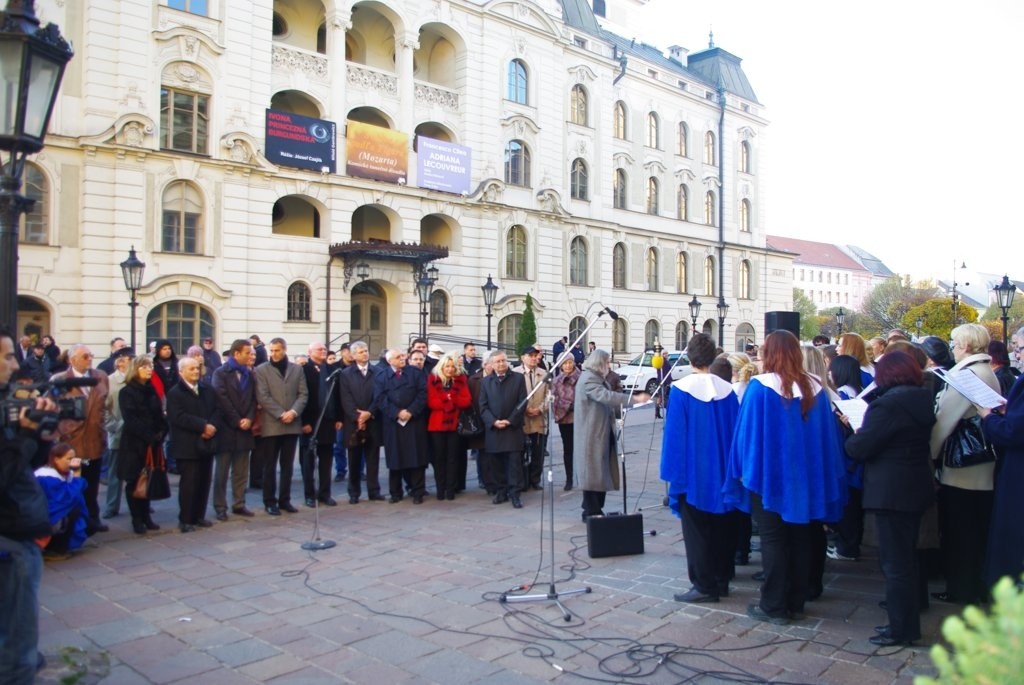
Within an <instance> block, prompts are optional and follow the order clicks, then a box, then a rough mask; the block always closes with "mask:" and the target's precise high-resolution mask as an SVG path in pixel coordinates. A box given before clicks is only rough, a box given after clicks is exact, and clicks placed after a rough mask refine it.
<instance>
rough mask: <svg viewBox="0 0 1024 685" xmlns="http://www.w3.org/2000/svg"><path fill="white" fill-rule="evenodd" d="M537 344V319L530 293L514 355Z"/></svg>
mask: <svg viewBox="0 0 1024 685" xmlns="http://www.w3.org/2000/svg"><path fill="white" fill-rule="evenodd" d="M535 342H537V317H536V316H535V315H534V313H533V298H532V297H530V293H526V306H525V307H523V320H522V323H520V324H519V334H518V335H517V336H516V349H515V350H514V351H513V353H512V354H514V355H517V354H519V350H521V349H523V348H524V347H526V346H527V345H532V344H534V343H535Z"/></svg>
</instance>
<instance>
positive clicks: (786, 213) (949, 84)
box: [628, 0, 1024, 281]
mask: <svg viewBox="0 0 1024 685" xmlns="http://www.w3.org/2000/svg"><path fill="white" fill-rule="evenodd" d="M638 19H640V20H641V21H642V24H640V25H641V26H644V27H645V28H644V30H643V31H642V32H641V33H640V34H639V35H637V36H636V38H637V39H639V40H643V41H644V42H645V43H648V44H651V45H654V46H656V47H658V48H662V49H663V51H667V48H668V46H669V45H673V44H677V45H681V46H683V47H684V48H687V49H688V50H689V51H690V52H697V51H699V50H703V49H705V48H707V46H708V29H709V27H710V28H711V29H712V30H713V31H714V41H715V46H716V47H720V48H723V49H724V50H727V51H728V52H730V53H732V54H734V55H736V56H737V57H739V58H741V59H742V60H743V63H742V66H743V70H744V72H745V73H746V75H747V78H748V79H749V80H750V83H751V85H752V86H753V88H754V92H755V93H756V94H757V98H758V100H759V102H760V103H761V104H762V105H763V106H764V108H765V110H764V116H765V117H766V118H767V119H768V121H769V122H770V123H769V126H768V129H767V131H766V133H765V135H764V141H763V142H762V143H761V144H762V145H763V146H764V147H763V148H761V149H760V154H761V157H760V161H759V167H758V170H759V173H764V174H765V183H766V186H765V190H766V212H767V215H766V217H765V221H766V224H767V232H768V233H770V234H772V235H782V236H787V237H791V238H802V239H806V240H818V241H821V242H829V243H840V244H854V245H857V246H859V247H862V248H864V249H865V250H867V251H868V252H871V253H872V254H874V255H875V256H877V257H879V258H881V259H882V260H883V262H884V263H885V264H886V266H888V267H889V268H890V269H892V270H893V271H894V272H896V273H899V274H909V275H910V276H911V277H912V278H913V279H914V280H915V281H916V280H921V279H925V278H931V279H943V280H946V281H949V280H951V279H952V278H953V272H954V266H956V267H959V266H960V265H961V264H966V266H967V268H968V272H974V273H993V274H1003V273H1007V274H1009V276H1010V278H1011V279H1017V280H1024V256H1022V255H1021V252H1020V250H1019V249H1018V246H1017V243H1016V241H1015V239H1016V237H1017V235H1019V233H1018V231H1020V229H1021V226H1020V224H1021V222H1022V221H1024V217H1022V214H1024V210H1022V205H1024V203H1022V202H1020V199H1021V197H1022V195H1024V183H1022V181H1024V171H1022V168H1024V77H1022V74H1024V45H1022V42H1024V2H1022V1H1021V0H974V1H973V2H969V3H956V4H954V3H953V2H950V1H949V0H930V1H926V0H887V1H885V2H883V1H881V0H862V1H861V2H856V3H854V2H830V1H827V0H817V1H812V0H775V1H772V2H766V1H765V0H699V1H696V0H651V1H650V3H649V4H648V5H647V6H646V7H644V8H643V9H642V10H641V11H640V13H639V14H638ZM628 37H630V38H632V37H633V36H628Z"/></svg>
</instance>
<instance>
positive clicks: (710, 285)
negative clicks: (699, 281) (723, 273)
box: [704, 257, 715, 295]
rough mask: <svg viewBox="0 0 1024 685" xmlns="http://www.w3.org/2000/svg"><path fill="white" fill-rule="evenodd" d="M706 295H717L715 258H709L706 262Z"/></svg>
mask: <svg viewBox="0 0 1024 685" xmlns="http://www.w3.org/2000/svg"><path fill="white" fill-rule="evenodd" d="M704 294H705V295H714V294H715V258H714V257H707V258H706V259H705V260H704Z"/></svg>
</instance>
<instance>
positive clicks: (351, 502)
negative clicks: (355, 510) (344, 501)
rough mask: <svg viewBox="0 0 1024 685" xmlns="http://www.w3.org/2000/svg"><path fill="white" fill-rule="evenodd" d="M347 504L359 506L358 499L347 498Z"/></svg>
mask: <svg viewBox="0 0 1024 685" xmlns="http://www.w3.org/2000/svg"><path fill="white" fill-rule="evenodd" d="M348 503H349V504H359V498H358V497H349V498H348Z"/></svg>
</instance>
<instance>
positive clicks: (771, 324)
mask: <svg viewBox="0 0 1024 685" xmlns="http://www.w3.org/2000/svg"><path fill="white" fill-rule="evenodd" d="M773 331H789V332H790V333H792V334H793V335H795V336H796V339H797V340H799V339H800V312H765V313H764V334H765V335H768V334H769V333H772V332H773Z"/></svg>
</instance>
